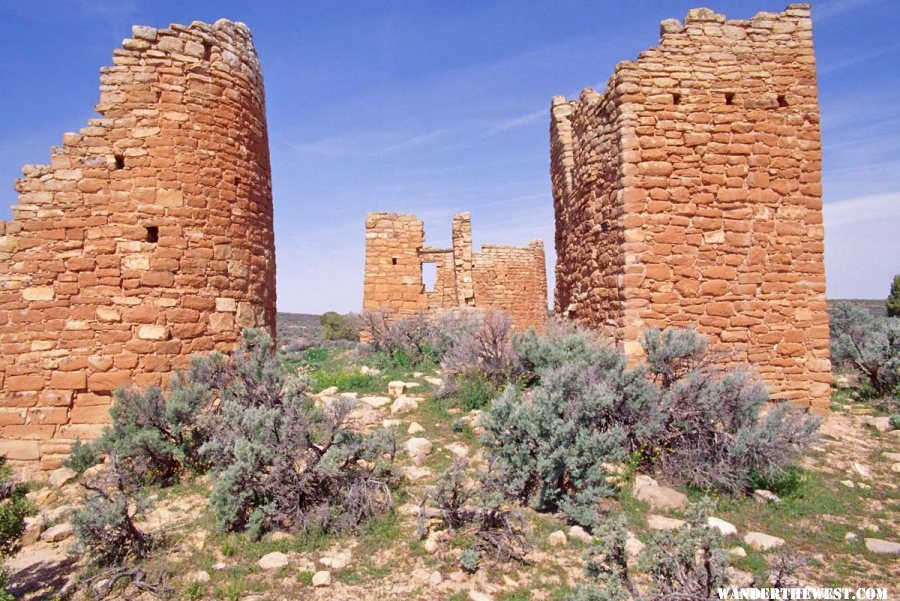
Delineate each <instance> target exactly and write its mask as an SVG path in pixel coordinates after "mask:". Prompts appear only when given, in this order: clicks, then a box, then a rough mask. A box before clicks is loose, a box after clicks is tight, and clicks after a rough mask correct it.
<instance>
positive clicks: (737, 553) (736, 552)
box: [728, 547, 747, 557]
mask: <svg viewBox="0 0 900 601" xmlns="http://www.w3.org/2000/svg"><path fill="white" fill-rule="evenodd" d="M728 554H729V555H731V556H732V557H747V550H746V549H744V547H731V548H730V549H728Z"/></svg>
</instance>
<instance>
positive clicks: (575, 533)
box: [569, 526, 594, 543]
mask: <svg viewBox="0 0 900 601" xmlns="http://www.w3.org/2000/svg"><path fill="white" fill-rule="evenodd" d="M569 538H574V539H575V540H580V541H581V542H583V543H590V542H591V541H592V540H594V537H593V536H591V535H590V534H588V533H587V531H585V529H584V528H582V527H581V526H572V527H571V528H569Z"/></svg>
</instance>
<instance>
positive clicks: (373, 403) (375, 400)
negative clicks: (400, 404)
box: [359, 396, 391, 409]
mask: <svg viewBox="0 0 900 601" xmlns="http://www.w3.org/2000/svg"><path fill="white" fill-rule="evenodd" d="M359 400H360V401H362V402H363V403H365V404H366V405H368V406H369V407H371V408H372V409H381V408H382V407H384V406H385V405H387V404H389V403H390V402H391V398H390V397H386V396H364V397H362V398H360V399H359Z"/></svg>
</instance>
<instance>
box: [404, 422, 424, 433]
mask: <svg viewBox="0 0 900 601" xmlns="http://www.w3.org/2000/svg"><path fill="white" fill-rule="evenodd" d="M424 431H425V428H423V427H422V426H421V424H419V422H413V423H411V424H410V425H409V428H408V429H407V430H406V432H407V433H408V434H418V433H420V432H424Z"/></svg>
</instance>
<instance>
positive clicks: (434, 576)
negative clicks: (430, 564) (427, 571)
mask: <svg viewBox="0 0 900 601" xmlns="http://www.w3.org/2000/svg"><path fill="white" fill-rule="evenodd" d="M443 581H444V577H443V576H441V573H440V572H438V571H437V570H435V571H434V572H432V573H431V576H429V577H428V584H430V585H431V586H437V585H439V584H440V583H442V582H443Z"/></svg>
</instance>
